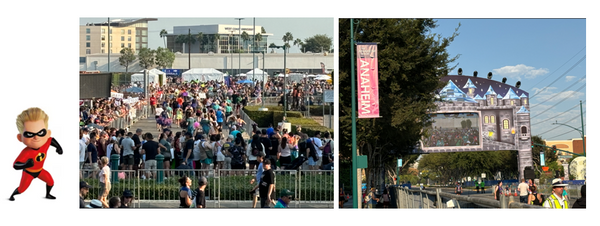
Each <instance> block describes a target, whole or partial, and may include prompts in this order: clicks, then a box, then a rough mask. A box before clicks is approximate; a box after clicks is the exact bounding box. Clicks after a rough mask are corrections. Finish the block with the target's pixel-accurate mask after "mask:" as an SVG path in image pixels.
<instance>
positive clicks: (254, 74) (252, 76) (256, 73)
mask: <svg viewBox="0 0 600 226" xmlns="http://www.w3.org/2000/svg"><path fill="white" fill-rule="evenodd" d="M263 73H264V74H263ZM263 75H264V77H263ZM268 77H269V74H267V73H266V72H264V71H263V70H260V69H258V68H254V70H251V71H249V72H246V79H248V80H252V81H254V80H256V81H265V80H267V79H268Z"/></svg>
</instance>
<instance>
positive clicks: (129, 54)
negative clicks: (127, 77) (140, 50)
mask: <svg viewBox="0 0 600 226" xmlns="http://www.w3.org/2000/svg"><path fill="white" fill-rule="evenodd" d="M134 60H135V53H133V50H132V49H131V48H129V47H125V48H123V49H121V56H120V57H119V64H121V66H124V67H125V72H129V65H130V64H131V62H133V61H134Z"/></svg>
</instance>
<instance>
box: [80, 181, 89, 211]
mask: <svg viewBox="0 0 600 226" xmlns="http://www.w3.org/2000/svg"><path fill="white" fill-rule="evenodd" d="M91 187H92V186H90V185H89V184H88V183H87V182H85V181H80V182H79V208H85V198H86V197H87V195H88V193H89V192H90V188H91Z"/></svg>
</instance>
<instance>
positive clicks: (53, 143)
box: [50, 137, 63, 155]
mask: <svg viewBox="0 0 600 226" xmlns="http://www.w3.org/2000/svg"><path fill="white" fill-rule="evenodd" d="M50 145H52V147H55V148H56V153H58V154H59V155H62V153H63V150H62V147H60V144H59V143H58V141H56V139H54V137H53V138H52V141H50Z"/></svg>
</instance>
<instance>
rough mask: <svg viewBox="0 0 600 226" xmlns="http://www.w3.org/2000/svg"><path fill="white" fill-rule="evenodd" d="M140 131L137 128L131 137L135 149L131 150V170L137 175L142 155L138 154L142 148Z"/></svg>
mask: <svg viewBox="0 0 600 226" xmlns="http://www.w3.org/2000/svg"><path fill="white" fill-rule="evenodd" d="M141 136H142V129H140V128H138V129H136V130H135V134H133V136H132V137H131V139H132V140H133V143H134V144H135V148H134V149H133V170H135V172H136V174H137V170H138V169H139V168H140V165H141V164H142V155H141V154H140V149H141V148H142V139H140V137H141Z"/></svg>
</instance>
